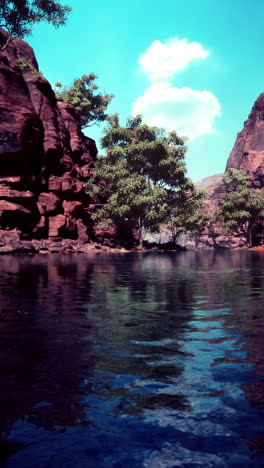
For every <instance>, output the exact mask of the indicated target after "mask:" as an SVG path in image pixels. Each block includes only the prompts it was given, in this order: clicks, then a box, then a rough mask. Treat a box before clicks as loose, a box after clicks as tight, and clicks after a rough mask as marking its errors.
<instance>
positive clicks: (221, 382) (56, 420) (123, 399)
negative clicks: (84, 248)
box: [0, 252, 264, 467]
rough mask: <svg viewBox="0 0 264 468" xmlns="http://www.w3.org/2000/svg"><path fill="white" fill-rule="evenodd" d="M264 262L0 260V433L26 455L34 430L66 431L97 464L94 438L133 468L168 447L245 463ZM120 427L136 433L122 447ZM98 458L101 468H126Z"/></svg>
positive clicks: (252, 418)
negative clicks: (86, 434)
mask: <svg viewBox="0 0 264 468" xmlns="http://www.w3.org/2000/svg"><path fill="white" fill-rule="evenodd" d="M263 263H264V255H261V252H226V253H225V252H183V253H144V254H142V253H129V254H103V255H101V254H100V255H93V256H92V255H91V256H86V255H83V254H78V255H73V256H70V255H69V256H67V255H65V256H60V255H47V256H45V255H42V256H41V255H36V256H32V257H23V256H21V257H15V256H12V257H11V256H6V257H5V256H3V257H0V281H1V282H0V284H1V290H0V375H1V386H0V399H1V412H0V427H1V432H2V436H3V437H8V438H10V439H11V440H18V441H20V442H21V443H22V446H26V445H27V442H28V439H27V438H28V437H29V436H28V432H27V431H31V432H32V431H33V432H34V430H33V428H34V427H42V428H44V429H45V430H48V431H53V432H54V431H55V432H54V433H57V434H58V437H60V438H61V439H59V440H66V437H67V431H66V432H65V433H64V432H62V431H65V429H67V428H70V427H75V428H76V429H77V428H78V430H79V429H80V430H81V431H89V438H88V439H87V438H86V439H87V441H86V442H85V443H84V447H86V452H87V454H88V455H86V456H88V458H89V460H94V462H95V458H93V457H95V455H94V452H93V451H92V452H91V453H90V452H89V450H92V449H91V447H90V445H89V444H92V442H91V440H92V439H91V438H92V437H94V438H97V437H99V435H98V433H97V431H103V437H104V440H105V439H106V440H108V448H107V450H108V451H110V452H111V450H112V451H113V452H114V453H116V454H117V453H119V452H120V453H119V455H116V456H117V457H118V456H119V458H120V460H122V463H123V464H124V463H127V460H128V459H129V460H130V462H131V465H129V466H132V467H134V466H135V467H136V466H139V465H137V463H141V464H140V466H142V463H143V462H144V463H145V465H144V466H147V467H148V466H149V467H152V466H159V465H158V463H163V465H162V466H164V467H166V466H172V465H169V464H167V465H166V462H165V461H164V460H165V459H166V457H168V451H167V452H166V450H167V449H166V450H165V452H166V453H167V455H166V454H165V455H164V453H165V452H164V447H163V445H162V444H163V443H164V442H166V443H168V444H169V446H170V449H169V453H170V457H172V458H173V459H174V458H175V457H176V458H177V456H180V458H181V459H184V457H185V455H186V454H187V452H186V451H188V456H189V457H191V458H190V459H193V460H195V459H196V458H195V457H198V458H199V457H200V458H199V460H203V456H204V457H205V463H206V460H207V462H208V463H209V462H210V463H213V464H214V465H213V466H229V465H228V464H227V465H221V463H220V462H221V460H222V458H221V456H222V457H223V459H224V458H226V457H231V455H230V453H233V452H236V453H237V454H238V455H236V457H237V458H236V461H239V463H240V466H251V464H250V463H251V462H250V461H249V460H250V454H252V453H254V452H257V453H259V452H260V451H261V444H262V439H261V433H263V432H264V423H263V421H262V408H263V405H264V385H263V381H264V379H263V372H264V367H263V362H264V359H263V358H264V343H263V338H262V335H263V325H264V322H263V320H264V319H263V309H262V308H263V303H264V301H263V299H264V265H263ZM245 398H246V399H247V400H245ZM245 401H248V404H247V405H248V406H246V407H245V403H244V402H245ZM240 405H242V406H241V408H240ZM245 408H246V409H245ZM231 414H233V416H232V417H231ZM126 418H128V419H127V421H130V423H129V424H136V430H135V428H132V429H129V426H126V430H127V435H126V437H128V441H129V442H128V441H126V449H125V450H124V452H123V451H122V450H123V449H122V440H123V438H124V437H125V436H124V432H123V423H124V421H126ZM19 421H20V423H18V422H19ZM21 421H22V422H21ZM245 422H247V429H244V427H243V424H244V423H245ZM18 427H19V429H18ZM21 427H22V429H21ZM26 427H27V430H26V429H25V428H26ZM29 427H30V428H31V429H30V430H29ZM113 427H115V433H116V437H117V438H118V440H119V441H120V443H121V446H120V447H118V449H117V447H116V446H115V445H114V442H113V440H114V435H113V434H112V435H109V429H110V428H111V431H110V432H111V433H112V429H113ZM23 431H24V432H23ZM130 431H131V432H130ZM170 431H172V432H170ZM100 433H101V432H100ZM136 433H137V435H136ZM143 434H144V435H143ZM147 434H148V436H147ZM226 434H229V435H228V438H227V437H226ZM32 437H33V436H32ZM34 437H36V434H35V433H34ZM34 437H33V439H34ZM76 437H77V436H76ZM78 437H80V436H78ZM78 437H77V440H76V444H77V445H78V444H80V440H78ZM147 437H148V439H147V440H145V438H147ZM64 438H65V439H64ZM86 439H85V440H86ZM111 441H112V442H111ZM175 441H177V444H180V445H179V447H180V448H179V447H178V445H177V446H174V444H175ZM38 443H40V442H38ZM85 444H86V445H85ZM111 444H113V447H112V446H111ZM127 444H128V446H127ZM130 446H131V447H130ZM244 446H245V448H243V447H244ZM89 447H90V448H89ZM129 447H130V448H129ZM159 448H160V452H159ZM28 450H29V449H28ZM50 450H56V448H53V449H50ZM58 450H59V449H58ZM60 450H61V449H60ZM76 450H77V449H76ZM155 450H156V452H157V453H156V452H155ZM197 450H198V451H199V453H198V452H197ZM152 451H154V452H155V454H153V453H154V452H153V453H152ZM20 452H21V456H22V454H24V453H25V455H23V456H25V457H27V456H28V457H29V458H30V450H29V454H28V455H27V449H23V450H22V451H18V453H17V454H16V455H14V456H13V457H11V458H10V462H7V465H6V466H8V467H9V466H20V467H21V466H22V467H23V466H28V465H26V463H28V459H29V458H25V460H27V461H26V462H23V460H24V459H23V458H19V456H20V455H19V454H20ZM86 452H85V453H86ZM229 452H230V453H229ZM96 453H97V452H96ZM201 453H203V454H204V455H201ZM216 453H217V454H218V455H217V458H215V459H211V458H210V457H211V456H212V454H216ZM221 453H222V455H221ZM240 453H241V458H239V457H240V455H239V454H240ZM219 454H220V455H219ZM64 456H65V457H67V448H66V449H65V453H64ZM82 456H84V455H82ZM100 456H101V457H102V458H100ZM105 456H106V454H101V455H98V454H97V455H96V457H99V458H98V459H97V458H96V460H97V461H96V463H97V465H98V466H102V467H106V466H124V465H122V464H121V465H118V463H119V462H118V463H117V462H116V463H117V464H116V465H114V464H112V465H111V464H109V465H107V464H106V462H105V458H104V457H105ZM232 456H233V455H232ZM16 457H17V458H16ZM78 457H80V460H81V455H80V454H79V455H78ZM91 457H92V458H91ZM122 457H123V458H122ZM126 457H127V459H126ZM140 457H143V458H140ZM186 457H187V455H186ZM192 457H193V458H192ZM206 457H207V458H206ZM219 457H220V458H219ZM247 457H249V458H247ZM44 458H45V457H44ZM218 458H219V459H218ZM12 460H14V462H12V463H13V464H12V463H11V461H12ZM16 460H17V461H16ZM133 460H134V461H133ZM219 460H220V461H219ZM9 463H10V465H9ZM16 463H17V465H16ZM23 463H24V464H23ZM45 463H47V461H45V460H44V461H43V465H41V464H40V465H38V466H43V467H44V466H53V465H52V462H50V463H51V464H50V465H49V464H48V465H47V464H46V465H45ZM60 463H62V462H61V461H60ZM84 463H86V462H85V461H84V459H82V461H80V466H86V465H83V464H84ZM120 463H121V462H120ZM155 463H156V465H155ZM186 463H187V465H186V466H188V462H186ZM197 463H198V462H197ZM217 463H220V464H219V465H218V464H217ZM252 463H253V462H252ZM32 466H33V465H32ZM54 466H55V465H54ZM67 466H68V465H67ZM69 466H71V465H69ZM72 466H79V465H72ZM89 466H90V465H89ZM91 466H94V465H91ZM182 466H185V465H184V464H183V465H182ZM194 466H198V465H195V464H194ZM206 466H207V465H206ZM230 466H231V465H230ZM252 466H255V465H252Z"/></svg>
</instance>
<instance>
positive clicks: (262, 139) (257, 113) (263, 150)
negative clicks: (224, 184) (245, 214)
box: [226, 93, 264, 187]
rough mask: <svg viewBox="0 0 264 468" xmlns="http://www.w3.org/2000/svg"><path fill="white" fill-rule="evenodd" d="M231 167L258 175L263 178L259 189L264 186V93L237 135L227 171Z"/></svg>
mask: <svg viewBox="0 0 264 468" xmlns="http://www.w3.org/2000/svg"><path fill="white" fill-rule="evenodd" d="M230 167H234V168H236V169H242V170H243V171H245V172H246V173H248V174H249V175H252V174H256V176H257V179H258V176H261V177H260V180H259V183H258V187H260V186H264V93H262V94H261V95H260V96H259V97H258V99H257V100H256V102H255V104H254V106H253V108H252V110H251V112H250V114H249V117H248V119H247V120H246V122H245V124H244V128H243V130H242V131H241V132H240V133H238V135H237V138H236V142H235V145H234V148H233V149H232V151H231V153H230V156H229V158H228V162H227V165H226V170H227V169H229V168H230ZM252 179H253V180H254V177H253V178H252Z"/></svg>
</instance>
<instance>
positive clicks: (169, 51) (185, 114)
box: [132, 38, 221, 139]
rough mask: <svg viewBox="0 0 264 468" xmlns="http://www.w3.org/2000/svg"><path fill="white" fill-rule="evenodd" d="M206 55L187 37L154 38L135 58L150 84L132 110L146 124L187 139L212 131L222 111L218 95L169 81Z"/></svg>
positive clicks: (199, 45)
mask: <svg viewBox="0 0 264 468" xmlns="http://www.w3.org/2000/svg"><path fill="white" fill-rule="evenodd" d="M208 56H209V52H208V51H207V50H205V49H204V47H203V46H202V45H201V44H199V43H198V42H190V41H188V39H178V38H173V39H170V40H169V41H167V42H165V43H163V44H162V43H161V42H160V41H158V40H156V41H153V43H152V44H151V46H150V47H149V48H148V49H147V51H146V52H145V53H143V54H141V56H140V57H139V61H138V62H139V64H140V67H141V71H142V72H143V73H144V74H146V75H147V76H148V77H149V78H150V81H151V85H150V87H148V88H147V89H145V91H144V94H143V96H140V97H138V98H137V99H136V100H135V102H134V103H133V105H132V114H133V115H136V114H141V115H142V116H143V120H144V121H145V122H147V123H148V124H150V125H156V126H158V127H162V128H165V129H166V130H176V131H177V132H178V133H179V135H183V136H187V137H188V138H189V139H194V138H197V137H199V136H201V135H207V134H210V133H212V132H214V131H215V130H214V121H215V118H216V117H218V116H220V114H221V106H220V103H219V101H218V99H217V97H216V96H215V95H214V94H213V93H211V92H210V91H206V90H204V91H198V90H194V89H192V88H187V87H184V88H178V87H176V86H173V85H172V83H171V79H172V78H173V76H174V75H175V74H177V73H178V72H180V71H181V70H183V69H184V68H186V67H187V66H188V65H189V64H190V63H191V62H192V61H194V60H198V59H205V58H206V57H208ZM194 79H195V76H194Z"/></svg>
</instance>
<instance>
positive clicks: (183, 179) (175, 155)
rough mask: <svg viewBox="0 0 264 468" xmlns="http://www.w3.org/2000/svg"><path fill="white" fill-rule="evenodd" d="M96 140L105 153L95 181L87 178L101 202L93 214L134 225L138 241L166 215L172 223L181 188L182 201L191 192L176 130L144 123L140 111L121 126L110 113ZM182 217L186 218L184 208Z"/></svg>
mask: <svg viewBox="0 0 264 468" xmlns="http://www.w3.org/2000/svg"><path fill="white" fill-rule="evenodd" d="M101 143H102V147H103V148H104V149H106V153H107V155H106V157H101V158H100V159H99V160H98V162H97V165H96V169H95V172H96V175H97V183H98V181H99V185H95V184H94V183H93V181H92V180H90V181H89V182H88V183H87V191H88V193H90V194H91V195H92V196H93V197H95V198H97V200H99V201H101V202H102V206H101V208H100V209H98V210H97V212H96V213H95V215H94V220H96V221H97V222H100V223H102V224H107V223H114V224H119V223H120V224H127V225H129V226H130V227H131V228H133V229H135V230H136V231H137V234H138V238H139V244H140V246H141V245H142V242H143V240H144V237H145V235H146V234H147V233H149V232H159V229H160V227H161V226H162V225H165V224H166V223H167V222H168V220H169V219H170V222H171V225H170V227H171V226H172V225H173V219H174V218H173V217H171V218H170V214H171V213H172V212H173V213H174V215H175V218H176V213H177V210H176V204H179V203H181V197H183V194H184V195H185V198H184V202H185V204H186V205H187V204H188V201H189V198H190V196H194V194H195V189H194V186H193V183H192V182H191V181H190V179H188V178H187V176H186V166H185V162H184V156H185V152H186V146H185V140H184V139H183V138H181V137H179V136H178V135H177V133H176V132H170V133H168V134H166V132H165V131H164V130H162V129H159V128H157V127H151V126H149V125H147V124H145V123H143V121H142V118H141V116H136V117H130V118H128V120H127V123H126V126H121V125H120V123H119V117H118V115H117V114H115V115H113V116H111V117H109V118H108V127H107V128H106V129H105V131H104V136H103V138H102V139H101ZM180 193H181V197H180V195H179V194H180ZM199 196H200V195H199ZM181 209H182V207H181V208H180V210H181ZM173 210H174V211H173ZM183 211H184V210H183ZM186 212H187V211H186ZM200 215H201V212H200ZM189 221H190V220H189ZM178 222H179V219H178ZM181 222H182V225H183V224H184V222H185V219H184V214H183V213H182V216H181ZM189 225H190V222H189ZM181 228H182V226H181ZM190 228H191V226H190Z"/></svg>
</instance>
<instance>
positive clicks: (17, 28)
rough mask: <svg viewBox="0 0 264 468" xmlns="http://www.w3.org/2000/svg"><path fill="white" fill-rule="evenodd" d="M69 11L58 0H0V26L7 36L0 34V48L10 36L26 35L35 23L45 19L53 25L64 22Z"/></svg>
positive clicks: (4, 45)
mask: <svg viewBox="0 0 264 468" xmlns="http://www.w3.org/2000/svg"><path fill="white" fill-rule="evenodd" d="M70 11H71V8H70V7H69V6H67V5H61V2H60V1H58V0H1V1H0V28H2V29H4V30H5V31H7V32H8V34H9V36H5V35H3V34H1V35H0V48H1V49H2V50H3V48H5V47H6V46H7V44H8V43H9V42H10V40H12V37H19V38H23V37H25V36H28V35H29V34H30V33H31V30H32V26H33V25H34V24H35V23H39V22H41V21H47V22H48V23H51V24H52V25H53V26H55V27H59V26H62V25H64V24H66V19H67V16H68V14H69V12H70Z"/></svg>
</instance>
